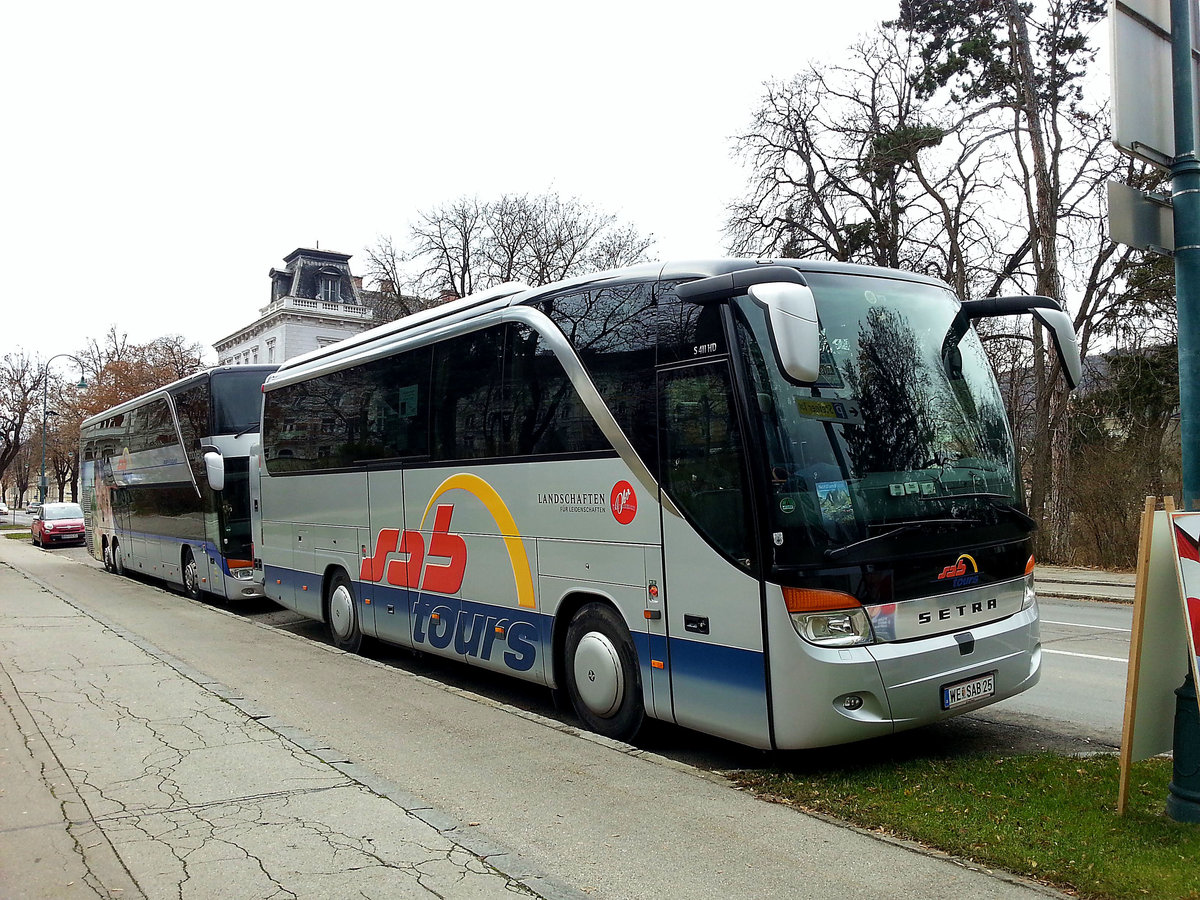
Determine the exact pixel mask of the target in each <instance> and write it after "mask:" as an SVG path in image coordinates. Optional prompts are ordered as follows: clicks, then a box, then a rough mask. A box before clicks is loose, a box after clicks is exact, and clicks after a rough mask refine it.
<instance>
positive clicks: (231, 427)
mask: <svg viewBox="0 0 1200 900" xmlns="http://www.w3.org/2000/svg"><path fill="white" fill-rule="evenodd" d="M269 374H271V373H270V371H268V370H266V369H260V368H254V369H248V370H247V371H245V372H236V371H224V372H214V373H213V376H212V411H213V434H237V433H238V432H239V431H246V430H249V429H251V428H257V427H258V423H259V418H260V417H261V415H262V390H261V389H262V383H263V382H264V381H266V380H267V376H268V375H269Z"/></svg>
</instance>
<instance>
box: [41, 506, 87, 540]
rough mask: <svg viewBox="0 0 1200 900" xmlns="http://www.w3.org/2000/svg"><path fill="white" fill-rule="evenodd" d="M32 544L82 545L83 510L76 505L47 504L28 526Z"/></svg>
mask: <svg viewBox="0 0 1200 900" xmlns="http://www.w3.org/2000/svg"><path fill="white" fill-rule="evenodd" d="M30 530H31V532H32V535H33V542H34V543H35V544H40V545H41V546H43V547H45V546H47V545H49V544H66V543H73V544H82V543H83V542H84V537H83V508H82V507H81V506H80V505H79V504H78V503H47V504H46V505H45V506H43V507H42V508H41V510H40V511H39V512H38V514H37V516H35V517H34V520H33V524H32V525H31V526H30Z"/></svg>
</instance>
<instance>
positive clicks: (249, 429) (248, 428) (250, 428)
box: [234, 422, 258, 438]
mask: <svg viewBox="0 0 1200 900" xmlns="http://www.w3.org/2000/svg"><path fill="white" fill-rule="evenodd" d="M257 427H258V423H257V422H254V423H252V424H250V425H247V426H246V427H245V428H243V429H242V430H241V431H239V432H238V433H237V434H235V435H234V437H235V438H240V437H241V436H242V435H243V434H249V433H250V432H252V431H253V430H254V429H255V428H257Z"/></svg>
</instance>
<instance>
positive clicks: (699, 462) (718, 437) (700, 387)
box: [658, 361, 754, 567]
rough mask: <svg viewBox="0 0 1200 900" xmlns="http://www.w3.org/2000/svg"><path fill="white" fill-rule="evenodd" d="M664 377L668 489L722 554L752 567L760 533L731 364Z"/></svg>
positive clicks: (666, 373)
mask: <svg viewBox="0 0 1200 900" xmlns="http://www.w3.org/2000/svg"><path fill="white" fill-rule="evenodd" d="M658 377H659V381H660V384H661V396H662V422H663V441H662V453H663V459H662V481H663V488H664V490H666V491H667V493H668V494H670V496H671V498H672V499H673V500H674V501H675V502H676V503H677V504H678V505H679V507H680V508H681V509H682V510H683V511H684V513H685V514H686V515H687V517H688V518H689V519H690V520H691V522H692V524H694V525H695V526H696V528H697V529H699V531H700V532H701V533H702V534H704V535H705V536H706V537H707V538H708V539H709V540H710V541H711V542H712V543H713V544H714V545H715V546H716V547H717V548H718V549H720V550H721V551H722V552H724V553H725V554H726V555H727V556H729V557H731V558H732V559H734V560H736V561H737V562H738V563H739V564H740V565H742V566H746V567H748V566H750V564H751V560H752V558H753V539H754V537H753V536H754V528H753V526H752V524H751V521H750V517H749V504H748V502H747V497H748V496H749V494H748V490H747V484H746V467H745V456H744V453H743V449H742V437H741V434H740V433H739V431H738V427H737V414H736V412H735V410H734V402H733V390H732V387H731V386H730V377H729V365H728V363H726V362H723V361H721V362H714V363H708V364H704V365H696V366H688V367H686V368H676V369H671V370H668V371H663V372H660V373H659V376H658Z"/></svg>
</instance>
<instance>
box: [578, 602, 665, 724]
mask: <svg viewBox="0 0 1200 900" xmlns="http://www.w3.org/2000/svg"><path fill="white" fill-rule="evenodd" d="M566 682H567V694H568V696H570V698H571V705H572V706H573V707H574V708H575V714H576V715H577V716H579V718H580V719H582V720H583V723H584V724H585V725H586V726H587V727H588V728H589V729H591V730H592V731H595V732H596V733H598V734H602V735H604V736H605V737H609V738H613V739H614V740H618V741H628V740H632V739H633V737H634V736H636V735H637V733H638V731H639V729H641V727H642V722H643V720H644V719H645V716H646V710H645V706H644V705H643V703H642V678H641V673H640V670H639V669H638V661H637V652H636V651H635V650H634V647H633V639H632V638H631V637H630V636H629V629H628V628H626V627H625V622H624V621H623V620H622V619H621V617H620V616H619V615H618V614H617V612H616V610H614V609H613V608H612V607H611V606H608V605H607V604H605V603H589V604H587V605H586V606H584V607H582V608H581V609H580V610H579V611H578V612H577V613H575V615H574V617H573V618H572V619H571V624H570V626H568V628H567V641H566Z"/></svg>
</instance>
